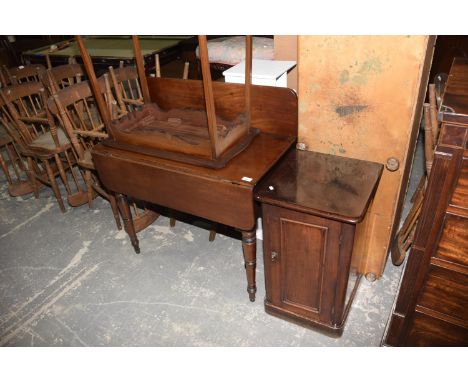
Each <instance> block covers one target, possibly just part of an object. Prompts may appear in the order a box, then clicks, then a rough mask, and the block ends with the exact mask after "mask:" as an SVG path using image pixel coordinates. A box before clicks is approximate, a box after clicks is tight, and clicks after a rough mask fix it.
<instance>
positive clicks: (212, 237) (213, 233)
mask: <svg viewBox="0 0 468 382" xmlns="http://www.w3.org/2000/svg"><path fill="white" fill-rule="evenodd" d="M217 226H218V225H217V224H216V223H214V226H213V227H212V228H211V229H210V237H209V238H208V240H209V241H214V239H215V237H216V227H217Z"/></svg>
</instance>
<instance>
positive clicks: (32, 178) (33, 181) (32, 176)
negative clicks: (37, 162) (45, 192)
mask: <svg viewBox="0 0 468 382" xmlns="http://www.w3.org/2000/svg"><path fill="white" fill-rule="evenodd" d="M27 161H28V168H27V170H26V173H27V175H28V178H29V181H30V182H31V186H32V189H33V193H34V197H35V198H36V199H37V198H39V186H38V185H37V180H36V175H35V174H34V162H33V160H32V158H31V157H28V159H27Z"/></svg>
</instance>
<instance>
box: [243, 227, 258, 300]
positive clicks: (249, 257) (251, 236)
mask: <svg viewBox="0 0 468 382" xmlns="http://www.w3.org/2000/svg"><path fill="white" fill-rule="evenodd" d="M242 251H243V253H244V264H245V271H246V273H247V292H248V293H249V299H250V301H252V302H253V301H255V292H257V287H256V286H255V268H256V265H257V261H256V258H257V238H256V236H255V230H254V231H242Z"/></svg>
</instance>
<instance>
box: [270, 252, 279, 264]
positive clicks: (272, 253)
mask: <svg viewBox="0 0 468 382" xmlns="http://www.w3.org/2000/svg"><path fill="white" fill-rule="evenodd" d="M277 260H278V252H276V251H271V261H272V262H275V261H277Z"/></svg>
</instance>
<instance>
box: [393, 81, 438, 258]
mask: <svg viewBox="0 0 468 382" xmlns="http://www.w3.org/2000/svg"><path fill="white" fill-rule="evenodd" d="M437 104H438V103H437V95H436V89H435V85H434V84H430V85H429V103H424V106H423V113H424V156H425V165H426V174H425V175H423V176H422V178H421V180H420V182H419V185H418V187H417V188H416V191H415V193H414V195H413V197H412V198H411V202H412V203H413V205H412V207H411V210H410V211H409V213H408V215H407V217H406V219H405V221H404V223H403V225H402V227H401V228H400V230H399V231H398V233H397V234H396V236H395V238H394V240H393V243H392V248H391V253H392V262H393V264H394V265H400V264H402V263H403V261H404V259H405V254H406V251H407V250H408V249H410V247H411V245H412V244H413V240H414V234H415V231H416V223H417V221H418V218H419V215H420V213H421V208H422V204H423V201H424V195H425V190H426V186H427V179H428V177H429V174H430V173H431V167H432V162H433V159H434V149H435V146H436V144H437V139H438V137H439V122H438V120H437V110H438V106H437Z"/></svg>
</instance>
